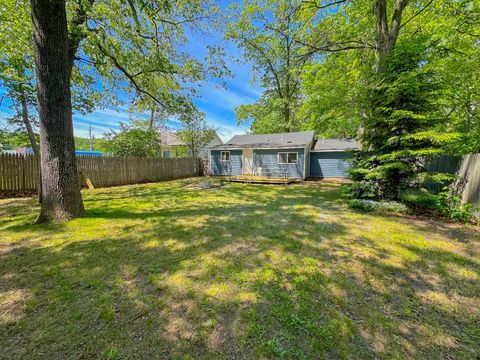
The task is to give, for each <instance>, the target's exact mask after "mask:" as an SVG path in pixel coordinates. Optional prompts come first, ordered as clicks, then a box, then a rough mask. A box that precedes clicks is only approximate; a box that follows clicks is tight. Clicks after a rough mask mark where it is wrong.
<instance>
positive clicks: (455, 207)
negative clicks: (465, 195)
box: [438, 187, 475, 222]
mask: <svg viewBox="0 0 480 360" xmlns="http://www.w3.org/2000/svg"><path fill="white" fill-rule="evenodd" d="M438 197H439V199H440V203H441V204H442V207H441V210H442V214H443V215H445V216H447V217H449V218H450V219H453V220H457V221H464V222H467V221H474V220H475V219H474V216H473V214H472V204H462V199H461V198H460V197H458V196H455V195H452V194H451V192H450V189H449V188H448V187H446V188H444V189H443V191H442V192H441V193H440V194H438Z"/></svg>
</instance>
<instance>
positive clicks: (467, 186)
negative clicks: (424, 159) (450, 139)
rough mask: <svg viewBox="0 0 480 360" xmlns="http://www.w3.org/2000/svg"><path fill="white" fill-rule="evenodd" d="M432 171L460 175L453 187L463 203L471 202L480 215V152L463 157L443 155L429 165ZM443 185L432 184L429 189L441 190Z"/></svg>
mask: <svg viewBox="0 0 480 360" xmlns="http://www.w3.org/2000/svg"><path fill="white" fill-rule="evenodd" d="M427 169H428V170H429V171H431V172H444V173H448V174H455V175H457V176H458V177H459V179H458V181H456V182H455V183H454V184H453V186H452V188H453V191H454V192H455V193H456V194H457V195H458V196H460V197H461V198H462V202H463V203H467V202H468V203H470V204H472V205H473V208H474V209H475V210H474V211H475V214H476V216H478V217H480V154H468V155H465V156H463V157H459V156H458V157H452V156H441V157H439V158H437V159H435V160H433V161H432V162H430V163H429V164H428V165H427ZM442 187H443V186H442V185H435V184H431V185H429V186H428V188H429V190H431V191H434V192H439V191H440V190H441V188H442Z"/></svg>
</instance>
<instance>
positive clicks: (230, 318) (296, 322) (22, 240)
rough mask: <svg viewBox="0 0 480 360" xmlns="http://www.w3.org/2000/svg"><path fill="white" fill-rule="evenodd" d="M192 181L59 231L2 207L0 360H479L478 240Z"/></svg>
mask: <svg viewBox="0 0 480 360" xmlns="http://www.w3.org/2000/svg"><path fill="white" fill-rule="evenodd" d="M198 181H200V179H186V180H178V181H169V182H163V183H157V184H147V185H136V186H125V187H117V188H109V189H97V190H89V191H85V192H84V193H83V196H84V201H85V206H86V209H87V217H86V218H83V219H77V220H74V221H71V222H69V223H64V224H51V225H42V226H39V225H32V223H33V221H34V219H35V216H36V213H37V211H38V206H37V205H36V203H35V199H11V200H0V349H1V350H0V358H5V359H16V358H22V359H91V358H102V359H104V358H106V359H117V358H118V359H135V358H138V359H141V358H150V359H155V358H156V359H270V358H279V359H282V358H285V359H322V358H328V359H332V358H355V359H358V358H364V359H368V358H372V359H373V358H381V359H391V358H399V359H411V358H418V359H420V358H423V359H425V358H429V359H440V358H443V359H445V358H449V359H453V358H455V359H461V358H463V359H472V358H478V356H480V236H479V232H478V229H475V228H473V227H471V226H470V227H468V226H460V225H454V224H450V223H447V222H442V221H439V220H425V219H416V218H412V217H402V216H381V215H371V214H362V213H358V212H354V211H352V210H350V209H348V208H347V206H346V201H345V200H344V199H343V198H342V197H341V192H340V187H339V186H337V185H327V184H319V183H307V184H303V185H293V186H275V185H246V184H227V185H225V186H224V187H222V188H214V189H207V190H200V189H195V188H191V187H188V186H187V187H186V185H188V184H191V183H195V182H198Z"/></svg>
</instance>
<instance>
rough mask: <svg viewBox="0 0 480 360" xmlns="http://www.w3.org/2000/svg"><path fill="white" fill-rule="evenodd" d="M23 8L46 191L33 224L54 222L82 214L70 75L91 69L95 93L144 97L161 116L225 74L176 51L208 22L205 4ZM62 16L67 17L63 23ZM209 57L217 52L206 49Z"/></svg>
mask: <svg viewBox="0 0 480 360" xmlns="http://www.w3.org/2000/svg"><path fill="white" fill-rule="evenodd" d="M60 7H61V8H60ZM31 8H32V18H33V20H34V21H33V24H32V26H33V33H34V39H35V54H36V72H37V87H38V93H39V96H38V98H39V114H40V122H41V126H40V128H41V133H42V136H41V152H42V173H43V172H44V173H45V174H42V178H43V179H44V180H45V181H47V182H49V184H45V186H46V187H49V188H50V189H49V190H48V191H46V192H45V193H44V195H43V196H42V198H43V200H44V202H42V211H41V216H40V217H39V221H50V220H62V219H67V218H72V217H75V216H80V215H81V214H82V213H83V206H82V205H81V197H80V196H79V194H80V193H79V191H78V179H77V175H76V169H75V165H74V153H73V134H72V131H71V128H72V123H71V108H72V104H71V102H72V101H71V95H70V90H68V91H66V88H67V87H69V88H70V81H71V78H72V74H73V75H75V73H76V72H77V71H79V70H80V71H88V70H92V71H93V70H94V71H95V73H96V75H97V76H98V77H99V80H98V81H99V82H100V85H101V86H102V87H103V89H106V90H109V89H116V90H118V89H120V90H125V91H126V92H127V93H128V94H130V95H132V97H133V98H134V99H148V100H149V101H151V102H153V103H154V104H155V106H157V107H158V108H160V109H162V111H163V112H164V113H165V114H176V115H178V114H183V113H184V111H185V110H186V109H188V108H189V105H190V104H191V101H190V98H191V96H192V95H194V94H195V91H196V89H195V86H196V84H198V83H199V82H200V81H202V80H204V79H206V78H207V77H209V76H221V75H222V74H224V73H226V70H225V67H224V66H223V63H222V61H221V59H220V61H218V60H219V59H216V60H217V61H209V62H208V63H207V65H204V64H202V62H201V61H199V60H198V59H196V58H194V57H192V56H190V55H189V54H186V53H185V52H184V51H182V45H183V44H184V43H185V42H186V39H187V37H186V35H185V34H186V28H187V27H190V28H191V29H197V28H203V26H204V24H205V23H208V24H209V25H210V23H211V22H210V19H211V18H210V16H211V15H212V13H214V12H215V11H216V8H215V7H212V6H211V4H210V2H198V1H165V2H158V1H154V0H148V1H134V0H132V1H123V0H111V1H102V0H98V1H97V0H79V1H68V2H67V3H66V4H65V1H52V2H49V1H47V0H32V2H31ZM62 9H63V10H62ZM53 10H55V11H57V10H59V11H63V12H64V13H65V12H66V13H67V14H68V16H63V15H61V16H62V18H61V19H57V16H60V15H57V14H56V12H55V11H53ZM48 14H55V17H53V19H54V21H53V20H50V21H51V22H52V24H49V22H48V21H47V18H46V17H47V16H48ZM64 18H65V19H69V20H68V23H67V24H64V23H63V22H64ZM60 20H61V22H62V24H61V26H60V25H59V24H60V23H59V21H60ZM65 21H66V20H65ZM63 25H65V29H68V31H67V30H65V31H64V30H63ZM64 32H66V35H65V33H64ZM52 39H53V41H52ZM53 42H56V43H57V47H58V49H55V47H54V46H53V45H52V44H53ZM65 51H66V53H65ZM64 53H65V54H64ZM211 53H218V49H216V48H214V47H211V48H210V51H209V54H211ZM64 55H66V58H65V57H64ZM54 56H57V57H58V59H57V60H54V59H53V57H54ZM50 62H53V63H52V64H54V65H55V69H54V68H52V67H51V66H49V65H51V64H50ZM80 65H83V67H82V68H81V67H80ZM39 66H41V68H39ZM57 85H58V86H57ZM67 113H70V115H67ZM55 124H56V126H55ZM55 127H56V130H55V129H54V128H55ZM60 149H63V152H62V154H60V153H59V152H60ZM44 151H45V152H48V154H47V153H46V154H43V152H44ZM74 188H77V190H76V191H74V190H73V189H74ZM45 198H48V199H45ZM62 198H65V200H62ZM67 198H68V199H67ZM45 200H46V201H45ZM44 203H45V205H43V204H44Z"/></svg>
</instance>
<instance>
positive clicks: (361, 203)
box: [348, 199, 408, 214]
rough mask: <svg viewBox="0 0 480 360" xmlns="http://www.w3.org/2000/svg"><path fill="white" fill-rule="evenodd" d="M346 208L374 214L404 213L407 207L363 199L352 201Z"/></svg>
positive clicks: (394, 203) (395, 203)
mask: <svg viewBox="0 0 480 360" xmlns="http://www.w3.org/2000/svg"><path fill="white" fill-rule="evenodd" d="M348 206H349V207H351V208H352V209H357V210H361V211H365V212H375V213H381V214H383V213H405V212H407V210H408V209H407V207H406V206H405V205H404V204H402V203H399V202H397V201H375V200H365V199H352V200H350V201H349V203H348Z"/></svg>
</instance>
